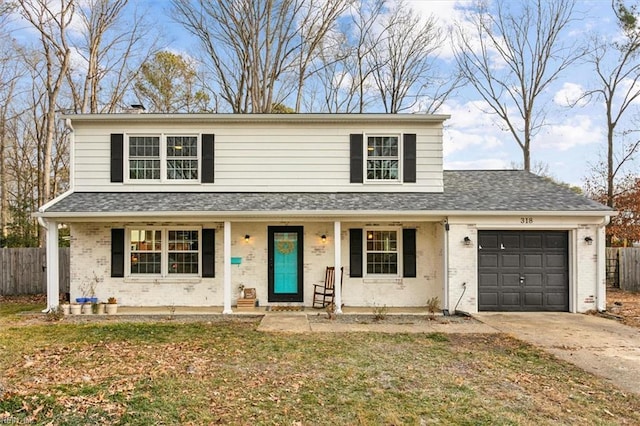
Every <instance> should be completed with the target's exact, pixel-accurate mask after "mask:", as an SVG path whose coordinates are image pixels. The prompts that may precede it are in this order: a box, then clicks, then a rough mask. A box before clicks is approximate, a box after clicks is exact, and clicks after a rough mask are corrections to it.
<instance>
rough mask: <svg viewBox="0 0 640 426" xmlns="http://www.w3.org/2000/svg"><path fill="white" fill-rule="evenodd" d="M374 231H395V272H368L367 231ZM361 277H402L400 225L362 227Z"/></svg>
mask: <svg viewBox="0 0 640 426" xmlns="http://www.w3.org/2000/svg"><path fill="white" fill-rule="evenodd" d="M370 231H371V232H375V231H395V233H396V247H397V248H396V254H397V256H398V257H397V259H398V260H397V270H396V273H395V274H376V273H370V272H368V269H369V268H368V254H369V250H367V240H368V233H369V232H370ZM362 232H363V235H362V277H363V278H402V271H403V263H402V260H403V254H404V253H403V251H404V250H403V245H402V227H400V226H381V227H369V228H366V227H365V228H362Z"/></svg>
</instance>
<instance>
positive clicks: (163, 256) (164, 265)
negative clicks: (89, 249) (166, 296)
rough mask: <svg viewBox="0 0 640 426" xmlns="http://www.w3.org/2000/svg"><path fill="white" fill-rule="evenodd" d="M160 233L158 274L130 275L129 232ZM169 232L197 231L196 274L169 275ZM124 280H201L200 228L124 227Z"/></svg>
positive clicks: (143, 225)
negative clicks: (145, 231)
mask: <svg viewBox="0 0 640 426" xmlns="http://www.w3.org/2000/svg"><path fill="white" fill-rule="evenodd" d="M142 229H145V230H151V231H160V232H161V238H162V247H161V249H160V274H133V273H131V251H132V250H131V231H139V230H142ZM169 231H197V232H198V273H197V274H178V273H171V274H170V273H169V263H168V262H167V261H168V259H169ZM124 251H125V253H124V260H125V274H124V277H125V278H134V279H145V278H148V279H175V278H202V226H166V225H164V226H156V225H151V226H149V225H145V224H142V225H140V226H127V227H125V247H124Z"/></svg>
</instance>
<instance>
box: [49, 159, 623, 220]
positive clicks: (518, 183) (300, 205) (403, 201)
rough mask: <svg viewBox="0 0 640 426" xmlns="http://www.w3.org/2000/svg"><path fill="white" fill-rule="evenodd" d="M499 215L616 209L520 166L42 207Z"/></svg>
mask: <svg viewBox="0 0 640 426" xmlns="http://www.w3.org/2000/svg"><path fill="white" fill-rule="evenodd" d="M241 212H242V213H251V212H255V213H262V214H265V213H285V212H297V213H300V214H311V213H318V214H323V215H327V214H331V213H336V214H337V213H339V212H352V213H354V214H356V213H358V212H379V213H381V214H385V215H388V214H390V213H399V214H401V213H427V214H428V213H434V214H435V213H443V212H447V213H449V214H451V213H456V214H465V213H471V214H474V213H480V212H483V213H492V212H493V213H500V212H555V213H563V212H566V213H577V212H582V213H585V214H590V215H597V214H600V215H611V214H613V213H614V212H613V211H612V210H611V209H609V208H608V207H607V206H604V205H602V204H599V203H597V202H595V201H593V200H590V199H588V198H586V197H584V196H581V195H578V194H576V193H575V192H573V191H572V190H571V189H569V188H567V187H565V186H562V185H558V184H556V183H554V182H552V181H550V180H549V179H546V178H542V177H539V176H536V175H534V174H531V173H528V172H524V171H520V170H481V171H476V170H461V171H445V172H444V192H441V193H424V192H410V193H401V192H375V193H370V192H304V193H300V192H72V193H70V194H68V195H67V196H63V197H59V199H57V200H54V201H53V202H51V203H50V204H49V205H47V206H45V207H44V208H42V209H41V211H40V213H39V214H38V215H39V216H44V217H81V216H83V215H86V216H91V217H98V216H100V215H102V214H104V215H105V216H113V215H117V214H119V215H122V216H126V215H135V216H137V215H140V214H145V213H149V214H154V213H156V214H158V213H192V214H193V213H200V214H216V213H220V214H225V213H226V214H230V215H232V214H234V213H241Z"/></svg>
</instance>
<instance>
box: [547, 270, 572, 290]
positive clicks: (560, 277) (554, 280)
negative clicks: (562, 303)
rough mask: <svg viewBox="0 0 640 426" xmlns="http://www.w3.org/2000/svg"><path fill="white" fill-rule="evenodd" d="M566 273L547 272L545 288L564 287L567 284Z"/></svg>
mask: <svg viewBox="0 0 640 426" xmlns="http://www.w3.org/2000/svg"><path fill="white" fill-rule="evenodd" d="M566 283H567V274H565V273H559V274H553V273H548V274H547V288H549V289H552V288H565V287H566V286H567V284H566Z"/></svg>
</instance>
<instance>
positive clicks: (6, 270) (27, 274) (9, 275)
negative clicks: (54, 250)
mask: <svg viewBox="0 0 640 426" xmlns="http://www.w3.org/2000/svg"><path fill="white" fill-rule="evenodd" d="M58 256H59V259H58V261H59V266H58V268H59V277H60V292H62V293H67V292H68V291H69V282H70V279H69V278H70V277H69V248H67V247H63V248H60V251H59V255H58ZM46 259H47V254H46V249H44V248H3V249H0V296H16V295H20V294H46V293H47V273H46Z"/></svg>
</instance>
